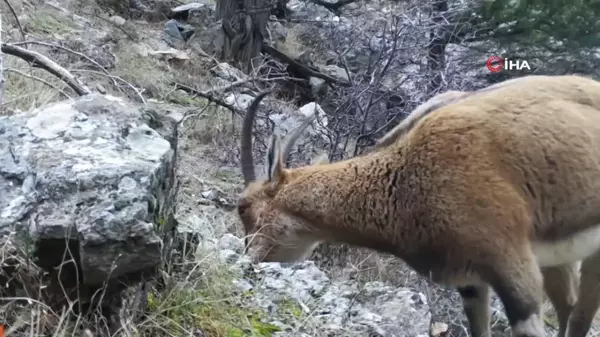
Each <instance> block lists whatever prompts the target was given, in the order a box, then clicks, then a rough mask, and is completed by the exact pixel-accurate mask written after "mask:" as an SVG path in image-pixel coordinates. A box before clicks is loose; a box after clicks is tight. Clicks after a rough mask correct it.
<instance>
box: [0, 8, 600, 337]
mask: <svg viewBox="0 0 600 337" xmlns="http://www.w3.org/2000/svg"><path fill="white" fill-rule="evenodd" d="M316 3H319V2H318V1H315V2H303V1H300V0H290V1H289V2H288V3H287V9H288V11H289V13H288V15H287V18H286V19H285V20H280V19H277V18H276V17H275V16H273V17H272V20H271V21H269V24H268V26H267V30H268V37H267V38H266V40H268V42H269V43H270V45H271V46H274V48H277V50H279V51H280V52H282V53H284V55H287V56H288V57H290V58H293V59H294V60H296V61H295V62H298V63H301V64H305V65H310V67H309V66H306V69H309V68H310V69H312V70H311V71H312V72H311V73H310V74H311V76H308V78H300V79H298V78H296V77H302V75H303V74H304V75H305V74H306V73H303V72H302V71H301V70H302V69H304V68H302V67H301V68H294V67H290V66H289V65H288V64H289V62H288V63H286V62H284V61H283V59H282V58H281V57H279V58H276V57H270V58H268V59H266V60H260V62H258V64H257V65H256V67H255V69H253V71H251V72H250V73H248V72H244V71H243V70H241V69H243V67H242V66H240V65H239V64H235V63H234V62H233V61H230V62H229V63H228V62H224V61H222V60H220V59H219V49H220V46H221V44H222V38H221V37H220V36H221V22H220V21H218V20H217V18H216V11H217V5H216V3H215V2H214V1H213V0H202V1H192V0H172V1H169V0H156V1H144V0H137V1H125V0H103V1H92V0H53V1H42V0H20V1H17V0H8V1H6V0H4V1H0V11H1V15H2V22H1V26H2V34H1V37H0V40H1V42H2V43H3V46H2V51H3V57H2V60H3V63H2V68H3V76H4V79H5V83H4V85H3V92H2V109H1V111H2V114H3V116H1V117H0V130H2V132H0V145H2V146H0V153H1V158H2V161H1V162H2V163H0V186H1V187H2V189H1V190H2V191H3V192H2V193H3V194H2V196H0V209H2V218H3V219H2V220H1V222H0V233H1V235H0V237H1V238H2V240H1V241H0V242H2V243H3V249H2V250H1V252H2V255H0V260H1V261H3V267H2V269H0V272H1V273H0V281H2V283H3V285H2V287H3V288H0V290H1V291H2V292H1V293H0V296H1V299H2V301H1V302H0V321H4V322H6V323H7V325H6V327H5V335H6V336H55V337H59V336H85V337H91V336H127V337H132V336H153V337H158V336H165V337H166V336H198V337H199V336H206V337H209V336H210V337H213V336H218V337H241V336H252V337H267V336H290V337H291V336H313V337H320V336H348V337H354V336H356V337H358V336H385V337H388V336H390V337H392V336H394V337H405V336H406V337H408V336H411V337H414V336H432V337H437V336H440V337H441V336H444V337H456V336H467V328H466V326H467V321H466V318H465V316H464V313H463V312H462V304H461V300H460V297H459V295H458V294H457V293H456V292H455V291H454V290H453V289H446V288H443V287H441V286H439V285H433V284H431V283H429V282H428V281H427V280H426V279H424V278H422V277H419V276H417V275H416V273H415V272H414V271H412V270H410V269H409V268H407V267H406V266H405V265H404V263H403V262H401V261H399V260H398V259H396V258H394V257H391V256H388V255H384V254H380V253H376V252H374V251H371V250H367V249H360V248H356V247H347V246H345V245H338V244H327V245H323V246H322V247H320V248H319V250H318V251H317V252H316V253H315V255H314V256H313V257H312V258H311V260H310V261H306V262H303V263H299V264H294V265H288V264H279V263H262V264H258V265H253V264H251V263H250V260H249V259H248V257H247V256H245V255H244V254H243V238H242V236H243V229H242V228H241V225H240V222H239V219H238V216H237V213H236V211H235V206H236V203H237V196H238V194H239V193H240V192H241V190H242V188H243V180H242V176H241V171H240V168H239V152H240V150H239V136H240V127H241V120H242V118H243V114H244V111H245V109H246V108H247V106H248V105H249V103H250V101H251V100H252V98H253V97H254V96H255V95H256V93H258V92H259V91H262V90H265V89H273V90H274V91H275V92H274V94H273V95H271V96H269V97H268V98H267V99H265V102H264V104H262V105H261V108H260V111H259V116H258V121H257V127H256V130H255V132H256V140H255V143H256V144H257V146H256V149H255V161H256V162H257V163H260V162H259V161H261V160H262V158H264V150H265V147H266V144H265V143H266V139H267V138H266V137H267V136H268V135H269V134H270V133H271V132H278V133H283V134H285V133H287V132H289V131H290V130H291V129H293V128H294V127H295V126H296V125H298V124H299V122H301V120H302V118H304V117H305V116H308V115H310V114H312V113H317V114H318V116H319V118H318V122H315V123H314V124H313V125H312V126H311V127H310V128H309V130H308V131H307V132H306V134H305V135H304V136H303V137H302V138H301V139H300V141H299V142H298V144H299V145H298V146H297V148H295V149H294V150H293V154H292V163H293V165H295V166H298V165H302V164H306V163H308V162H309V161H310V159H311V158H312V157H314V156H315V155H316V154H321V153H323V152H326V153H328V154H329V156H330V159H332V160H339V159H341V158H348V157H351V156H353V155H356V154H358V153H360V152H361V151H363V150H364V149H365V148H367V147H368V146H369V145H371V144H372V143H373V141H374V140H376V139H377V138H378V137H380V136H381V135H382V134H383V131H385V130H388V129H389V128H390V125H391V126H393V125H395V124H397V122H399V121H400V120H401V119H402V118H404V116H406V115H407V114H408V113H410V111H412V109H413V108H414V107H416V106H417V105H418V104H420V103H422V102H423V101H425V100H426V99H427V98H429V97H431V95H433V94H435V93H436V92H443V91H446V90H449V89H453V90H470V89H474V88H480V87H483V86H485V85H487V84H489V83H492V82H495V81H499V80H500V79H499V77H494V76H492V75H493V74H490V72H489V70H488V68H487V67H486V64H485V60H486V59H487V57H489V56H491V54H489V49H486V50H483V49H481V48H480V49H479V51H477V48H476V47H478V46H479V45H480V44H484V42H486V41H483V42H481V41H473V42H470V44H468V45H467V42H465V43H446V44H447V45H446V46H444V59H445V61H444V64H445V65H444V67H441V68H440V67H438V66H435V65H433V64H432V63H431V62H430V61H428V59H427V55H428V53H430V52H431V50H432V48H431V47H428V46H430V43H431V41H430V35H429V33H428V32H429V31H430V30H431V20H433V21H434V22H437V21H435V20H436V19H435V17H434V18H433V19H432V18H430V17H428V18H424V15H425V14H424V13H425V9H424V8H425V7H424V5H422V4H419V3H418V2H414V3H413V2H410V1H406V2H402V1H387V0H386V1H377V2H369V1H356V2H349V3H348V4H347V5H346V6H344V8H343V11H341V10H340V9H339V8H337V7H335V6H334V7H332V6H330V5H328V4H330V3H329V2H323V3H320V5H318V4H316ZM453 4H454V5H453V6H451V9H450V10H449V12H450V11H452V10H459V9H460V8H461V6H462V7H465V6H466V5H465V2H462V1H456V2H454V3H453ZM326 7H329V8H326ZM466 35H468V34H466ZM469 36H470V35H469ZM482 50H483V51H482ZM540 53H542V52H540ZM263 54H266V53H263ZM531 55H533V54H531ZM540 55H541V54H540ZM544 55H545V54H544ZM552 55H553V54H551V53H550V55H549V56H548V55H546V56H547V57H550V58H552V57H553V56H552ZM586 55H588V54H586ZM599 55H600V54H599ZM536 57H537V56H536ZM539 57H542V56H539ZM564 57H567V58H568V57H571V56H564V55H562V54H561V60H563V58H564ZM586 57H588V56H586ZM590 57H591V56H590ZM594 57H595V59H589V60H588V59H586V61H585V62H583V61H582V62H581V63H577V64H578V65H579V66H580V68H578V69H579V70H577V71H580V72H587V71H589V73H590V74H594V75H595V74H596V73H594V72H597V69H595V66H594V64H597V62H598V61H599V60H598V58H600V56H598V55H596V56H594ZM556 59H558V56H557V57H556ZM438 61H439V60H438ZM531 61H532V64H533V63H534V60H533V58H532V59H531ZM561 62H562V61H561ZM595 62H596V63H595ZM542 63H543V62H542ZM545 64H548V63H545ZM436 67H437V68H436ZM548 67H549V68H552V66H550V65H549V66H548ZM586 67H589V68H586ZM539 68H540V67H537V68H536V69H539ZM298 69H300V70H298ZM436 69H437V70H436ZM439 69H444V70H443V71H440V70H439ZM534 70H535V69H534ZM542 70H547V69H542ZM554 70H556V68H554ZM432 71H433V72H434V73H432ZM435 71H437V72H435ZM557 71H558V70H557ZM547 72H549V71H547ZM521 75H522V74H521ZM498 76H505V77H506V76H508V75H503V74H500V75H498ZM492 77H493V78H492ZM99 140H100V141H99ZM74 172H75V173H74ZM32 179H33V180H35V183H33V182H32V181H33V180H32ZM15 200H16V201H15ZM169 212H172V214H171V213H169ZM82 214H85V216H84V215H82ZM140 219H144V221H141V220H140ZM73 228H75V230H74V231H73V232H74V233H75V236H73V237H71V236H68V237H67V234H65V233H69V235H71V231H72V230H73ZM23 233H25V234H23ZM130 238H135V239H131V240H130V241H131V242H129V241H128V239H130ZM32 243H34V244H32ZM65 247H66V248H68V249H65ZM113 256H118V257H119V258H120V259H121V260H119V261H121V262H119V265H118V266H117V265H111V263H112V262H111V261H110V258H112V257H113ZM73 261H76V263H73ZM80 261H81V262H80ZM156 265H158V267H157V268H158V277H157V278H154V277H152V278H149V277H148V272H149V271H150V270H154V271H156V270H155V269H153V268H155V267H156ZM117 276H118V277H117ZM57 279H58V280H59V281H60V282H57V281H56V280H57ZM105 279H106V280H105ZM108 280H110V281H108ZM140 280H144V282H140ZM63 283H64V284H63ZM492 306H493V309H494V310H493V319H492V322H493V324H494V327H493V329H494V330H493V331H494V336H508V335H509V333H510V331H509V329H508V324H507V321H506V317H505V316H504V313H503V308H502V305H501V303H500V301H499V300H498V299H497V298H496V297H494V299H493V301H492ZM545 312H546V314H547V318H546V323H547V330H548V332H549V333H555V332H556V328H557V322H556V318H555V315H554V313H553V309H552V307H551V305H550V303H546V306H545ZM7 332H9V333H8V334H7Z"/></svg>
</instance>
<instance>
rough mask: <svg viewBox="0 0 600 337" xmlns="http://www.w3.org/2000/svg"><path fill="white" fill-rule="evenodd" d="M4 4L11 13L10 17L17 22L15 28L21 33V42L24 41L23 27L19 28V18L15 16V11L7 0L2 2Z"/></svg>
mask: <svg viewBox="0 0 600 337" xmlns="http://www.w3.org/2000/svg"><path fill="white" fill-rule="evenodd" d="M4 3H6V5H7V6H8V9H9V10H10V12H11V13H12V15H13V16H14V17H15V21H16V22H17V26H18V27H19V31H20V32H21V36H23V40H25V37H26V35H25V31H24V30H23V26H21V21H19V17H18V16H17V12H16V11H15V9H14V8H13V6H12V5H11V4H10V2H9V1H8V0H4Z"/></svg>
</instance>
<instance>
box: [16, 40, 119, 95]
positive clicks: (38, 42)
mask: <svg viewBox="0 0 600 337" xmlns="http://www.w3.org/2000/svg"><path fill="white" fill-rule="evenodd" d="M11 44H12V45H13V46H20V45H28V44H37V45H40V46H45V47H51V48H57V49H61V50H64V51H66V52H69V53H71V54H74V55H77V56H79V57H82V58H84V59H86V60H88V61H90V62H91V63H92V64H93V65H95V66H96V67H98V68H99V69H100V70H102V72H104V73H105V74H107V75H110V73H109V72H108V70H106V68H104V67H103V66H102V65H101V64H100V63H98V62H97V61H95V60H94V59H92V58H91V57H89V56H87V55H85V54H83V53H80V52H77V51H74V50H73V49H70V48H67V47H64V46H61V45H58V44H54V43H48V42H42V41H33V40H29V41H23V42H16V43H11ZM112 80H113V84H114V85H117V83H116V81H115V79H112Z"/></svg>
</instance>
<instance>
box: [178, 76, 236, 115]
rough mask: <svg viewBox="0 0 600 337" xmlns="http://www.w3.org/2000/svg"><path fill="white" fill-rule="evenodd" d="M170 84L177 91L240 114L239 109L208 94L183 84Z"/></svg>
mask: <svg viewBox="0 0 600 337" xmlns="http://www.w3.org/2000/svg"><path fill="white" fill-rule="evenodd" d="M171 84H173V85H174V86H175V87H177V89H181V90H183V91H185V92H187V93H189V94H192V95H196V96H200V97H202V98H206V99H207V100H208V101H209V102H213V103H215V104H217V105H220V106H222V107H224V108H226V109H228V110H229V111H231V112H233V113H240V112H241V111H240V109H238V108H236V107H235V106H233V105H231V104H227V103H226V102H225V101H223V100H222V99H219V98H216V97H215V96H213V95H211V94H209V93H205V92H202V91H200V90H197V89H194V88H192V87H189V86H187V85H185V84H181V83H177V82H171Z"/></svg>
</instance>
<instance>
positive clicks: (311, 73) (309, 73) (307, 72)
mask: <svg viewBox="0 0 600 337" xmlns="http://www.w3.org/2000/svg"><path fill="white" fill-rule="evenodd" d="M262 49H263V52H265V53H267V54H269V55H271V56H273V57H275V58H278V59H280V60H281V61H283V62H286V63H288V64H289V65H290V66H291V67H292V68H294V69H295V70H297V71H298V72H299V73H301V74H303V75H304V76H306V77H318V78H321V79H323V80H325V81H327V82H330V83H335V84H339V85H341V86H343V87H350V86H351V84H350V83H349V82H346V81H340V80H338V79H335V78H333V77H331V76H329V75H325V74H323V73H321V72H319V71H316V70H313V69H311V68H309V67H307V66H305V65H304V64H302V63H300V62H298V61H296V60H294V59H293V58H291V57H289V56H287V55H286V54H284V53H283V52H281V51H279V50H277V49H275V48H273V47H271V46H269V45H268V44H266V43H263V45H262Z"/></svg>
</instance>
